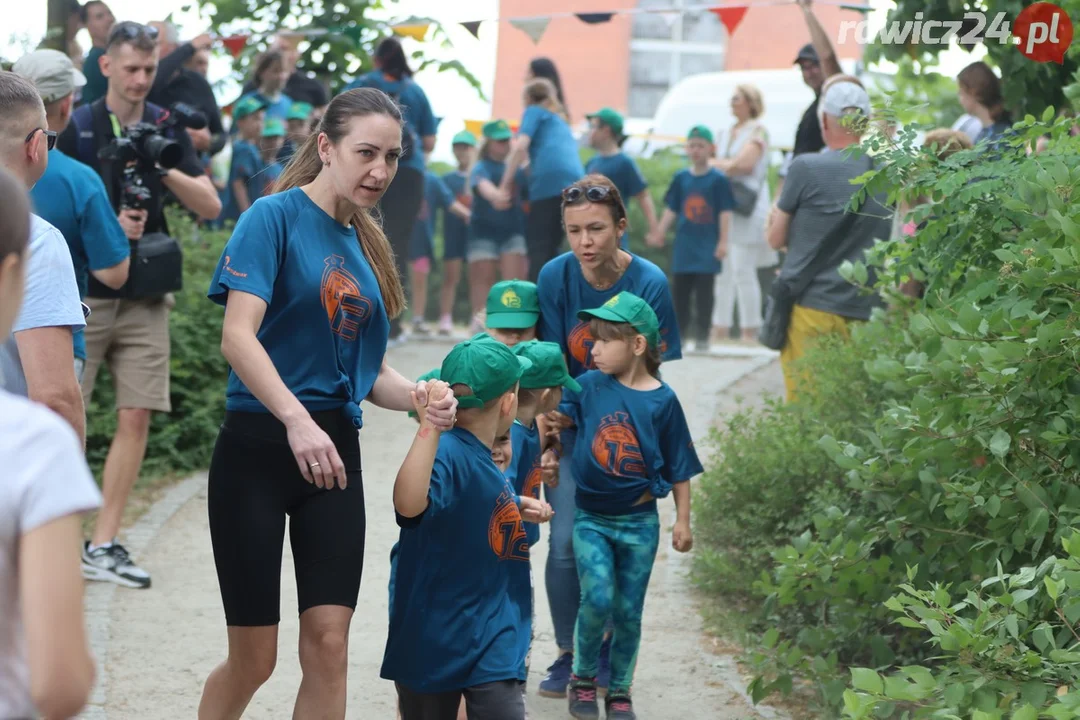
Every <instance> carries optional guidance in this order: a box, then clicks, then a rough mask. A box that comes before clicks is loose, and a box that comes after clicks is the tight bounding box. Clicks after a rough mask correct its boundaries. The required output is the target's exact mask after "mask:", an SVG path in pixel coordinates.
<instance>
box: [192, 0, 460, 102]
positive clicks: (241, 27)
mask: <svg viewBox="0 0 1080 720" xmlns="http://www.w3.org/2000/svg"><path fill="white" fill-rule="evenodd" d="M196 3H197V5H198V7H199V10H200V12H202V13H204V14H205V15H207V16H208V17H209V19H210V27H211V29H212V30H213V31H214V32H216V33H219V34H221V35H225V36H228V35H232V34H240V35H250V36H251V37H250V39H249V41H248V46H247V47H246V48H245V49H244V51H243V52H241V53H240V54H239V55H238V56H237V57H236V59H235V63H234V65H235V68H236V71H237V73H238V74H239V75H241V76H243V77H247V76H248V75H249V71H250V68H251V65H252V62H253V60H254V58H255V57H256V56H257V54H258V53H259V52H261V51H262V50H265V49H266V46H267V45H268V44H269V42H270V41H271V40H272V39H273V36H274V35H275V34H276V33H278V32H288V31H290V30H292V31H296V32H301V31H307V30H322V31H327V32H325V33H323V34H319V35H312V36H311V37H310V38H309V39H307V40H306V41H304V42H302V43H301V44H300V47H299V49H300V60H299V62H298V63H297V64H298V67H299V68H300V69H302V70H305V71H308V72H311V73H314V74H315V76H316V77H317V78H319V79H320V80H322V81H323V82H325V83H326V85H327V86H328V87H329V88H330V91H331V94H335V93H337V92H339V91H340V90H341V89H342V88H343V87H344V86H345V85H347V84H348V83H349V82H350V81H351V80H353V79H354V78H355V77H356V76H358V75H360V74H362V73H365V72H368V71H369V70H371V68H372V64H371V53H372V52H373V51H374V49H375V45H376V44H377V43H378V42H379V41H380V40H381V39H382V38H384V37H387V36H388V35H390V34H391V32H392V31H391V29H390V28H391V26H392V25H395V24H402V23H404V22H412V21H415V22H417V23H421V22H422V23H425V24H430V25H431V26H432V27H431V29H430V30H429V35H428V39H427V41H428V42H429V43H430V42H437V43H440V44H441V45H442V46H443V47H450V39H449V36H448V35H447V33H446V31H445V28H443V27H442V26H441V25H440V24H439V23H437V22H435V21H433V20H430V19H427V18H391V19H389V20H380V19H376V18H374V17H372V15H373V14H374V13H376V12H377V11H381V10H383V9H384V5H383V3H382V0H196ZM405 42H406V43H408V42H409V41H407V40H406V41H405ZM406 47H408V45H406ZM412 58H413V60H414V64H413V70H421V69H424V68H426V67H429V66H430V67H435V68H436V69H438V70H439V71H440V72H442V71H452V72H456V73H458V74H459V75H461V76H462V77H463V78H465V79H466V80H468V81H469V82H470V83H471V84H472V86H473V87H474V88H476V90H477V92H480V83H479V81H478V80H477V79H476V78H475V77H474V76H473V75H472V74H471V73H470V72H469V71H468V69H467V68H465V66H464V65H462V64H461V63H460V62H459V61H457V60H437V59H434V58H431V57H426V56H425V54H424V52H423V51H422V50H416V51H414V52H413V53H412Z"/></svg>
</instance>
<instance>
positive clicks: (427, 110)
mask: <svg viewBox="0 0 1080 720" xmlns="http://www.w3.org/2000/svg"><path fill="white" fill-rule="evenodd" d="M372 60H373V62H374V63H375V69H374V70H373V71H371V72H369V73H367V74H366V75H361V76H360V77H358V78H356V79H355V80H353V81H352V82H351V83H349V86H348V87H347V88H346V89H347V90H352V89H353V88H360V87H369V88H375V89H377V90H382V91H383V92H384V93H386V94H387V95H389V96H390V97H391V98H392V99H393V100H394V102H395V103H397V104H398V105H399V106H400V107H401V112H402V115H403V116H404V119H405V126H404V129H403V131H402V139H401V142H402V148H403V149H404V152H403V153H402V155H401V163H400V165H399V166H398V174H397V177H396V178H395V179H394V184H393V185H391V186H390V188H389V189H388V190H387V191H386V195H384V196H383V199H382V202H381V203H380V207H381V209H382V217H383V229H384V230H385V231H386V236H387V237H388V238H389V239H390V245H391V247H393V249H394V257H395V258H396V259H397V264H398V273H399V274H400V275H401V276H402V277H406V276H407V273H406V267H405V262H406V259H407V258H408V256H409V240H410V238H411V237H412V232H413V226H414V225H415V224H416V221H417V218H418V217H419V216H420V206H421V204H422V203H423V201H424V170H425V168H426V163H425V162H424V153H429V152H431V151H432V150H433V149H434V148H435V133H436V122H435V115H434V114H433V113H432V112H431V103H429V102H428V98H427V95H426V94H425V93H424V90H423V89H422V88H421V87H420V86H419V85H417V84H416V83H415V82H413V79H412V76H413V71H412V68H410V67H409V61H408V59H407V58H406V57H405V50H404V49H403V48H402V47H401V43H400V42H399V41H398V40H397V38H392V37H391V38H386V39H385V40H383V41H382V42H381V43H379V46H378V47H377V48H376V49H375V55H374V57H373V58H372ZM399 334H400V326H399V324H398V323H397V322H393V323H391V329H390V336H391V339H396V338H397V337H398V335H399Z"/></svg>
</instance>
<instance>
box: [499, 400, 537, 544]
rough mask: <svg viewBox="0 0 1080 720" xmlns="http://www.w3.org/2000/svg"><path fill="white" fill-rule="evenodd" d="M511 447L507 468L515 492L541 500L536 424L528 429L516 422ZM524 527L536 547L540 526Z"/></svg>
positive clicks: (526, 534) (511, 437) (512, 430)
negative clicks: (511, 452)
mask: <svg viewBox="0 0 1080 720" xmlns="http://www.w3.org/2000/svg"><path fill="white" fill-rule="evenodd" d="M510 447H511V448H512V449H513V456H512V457H511V458H510V467H508V468H506V477H507V478H508V479H509V480H510V482H511V483H512V484H513V486H514V492H516V493H517V494H518V495H522V496H527V497H532V498H536V499H537V500H539V499H540V485H542V482H541V478H540V455H541V453H540V429H539V428H538V427H537V426H536V424H535V423H534V424H533V426H532V427H531V428H528V427H525V426H524V425H522V424H521V423H520V422H518V421H516V420H515V421H514V424H513V425H512V426H511V427H510ZM524 525H525V536H526V537H527V538H528V539H529V545H530V546H532V545H535V544H536V543H538V542H539V541H540V526H539V525H537V524H536V523H531V522H527V523H524Z"/></svg>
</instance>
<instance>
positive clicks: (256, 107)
mask: <svg viewBox="0 0 1080 720" xmlns="http://www.w3.org/2000/svg"><path fill="white" fill-rule="evenodd" d="M265 109H266V103H264V102H262V101H261V100H259V99H258V98H256V97H255V96H254V95H247V96H246V97H242V98H240V99H239V100H237V101H236V105H234V106H233V111H232V115H233V120H243V119H244V118H246V117H247V116H248V115H252V114H254V113H257V112H259V111H260V110H265Z"/></svg>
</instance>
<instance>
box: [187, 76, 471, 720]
mask: <svg viewBox="0 0 1080 720" xmlns="http://www.w3.org/2000/svg"><path fill="white" fill-rule="evenodd" d="M401 127H402V117H401V111H400V109H399V108H398V106H397V105H396V104H395V103H393V102H392V101H391V100H390V98H388V97H387V96H386V95H385V94H384V93H382V92H379V91H378V90H372V89H359V90H352V91H348V92H345V93H342V94H341V95H338V96H337V97H335V98H334V99H333V101H332V102H331V103H330V105H329V107H327V109H326V114H325V115H324V117H323V118H322V121H321V122H320V124H319V127H318V129H317V131H316V132H315V133H313V134H312V135H311V137H309V138H308V140H307V141H306V142H305V143H304V144H303V146H301V148H300V149H299V150H297V152H296V155H294V156H293V159H292V161H291V162H290V163H289V166H288V167H287V168H286V170H285V172H284V173H283V174H282V175H281V177H280V178H279V179H278V182H277V184H276V185H275V187H274V191H275V192H274V193H273V194H271V195H267V196H264V197H262V198H260V199H259V200H257V201H255V203H253V204H252V206H251V208H250V209H249V210H248V211H247V212H246V213H244V214H243V215H242V216H241V217H240V221H239V222H238V223H237V225H236V229H235V230H234V231H233V234H232V237H231V238H230V239H229V242H228V244H227V245H226V246H225V251H224V252H223V253H222V256H221V259H220V260H219V262H218V267H217V270H216V272H215V273H214V277H213V280H212V281H211V283H210V290H209V293H208V295H209V297H210V299H211V300H213V301H214V302H216V303H218V304H221V305H224V306H225V322H224V326H223V329H222V339H221V347H222V352H223V354H224V355H225V358H226V359H227V360H228V361H229V365H230V372H229V381H228V390H227V393H226V401H225V410H226V412H225V421H224V423H223V424H222V426H221V431H220V433H219V435H218V440H217V444H216V445H215V447H214V455H213V458H212V460H211V463H210V477H209V490H208V505H209V519H210V538H211V542H212V544H213V548H214V562H215V565H216V567H217V575H218V583H219V585H220V588H221V597H222V601H223V604H224V609H225V621H226V624H227V625H228V630H229V633H228V636H229V654H228V658H227V659H226V660H225V662H224V663H222V664H221V665H219V666H218V667H217V668H216V669H215V670H214V671H213V672H212V673H211V674H210V677H209V679H207V681H206V686H205V688H204V689H203V696H202V703H201V705H200V708H199V715H200V717H226V716H227V717H234V716H237V715H239V714H240V713H241V712H242V711H243V709H244V707H246V706H247V704H248V702H249V701H250V700H251V697H252V695H254V693H255V691H256V690H257V689H258V688H259V686H260V685H261V684H262V683H264V682H265V681H266V680H267V678H268V677H269V675H270V672H271V671H272V669H273V667H274V658H275V655H276V652H277V625H278V622H279V619H280V618H279V614H280V608H279V596H280V593H281V552H282V543H283V541H284V536H285V518H286V515H287V516H288V517H289V539H290V541H291V544H292V551H293V558H294V565H295V569H296V584H297V596H298V604H299V610H300V665H301V668H302V670H303V672H304V682H303V688H304V689H303V691H302V692H301V694H300V695H299V696H298V697H297V701H296V710H295V715H296V716H297V717H324V716H326V715H328V714H331V715H332V714H335V713H340V714H343V713H344V708H345V687H346V670H347V667H348V663H347V658H346V656H345V652H344V650H343V649H344V648H345V647H347V637H348V631H349V623H350V621H351V619H352V615H353V610H354V608H355V607H356V599H357V595H358V593H359V589H360V575H361V571H362V569H363V564H364V533H365V513H364V489H363V483H362V479H361V473H360V441H359V435H358V433H357V430H358V428H360V427H361V426H362V422H361V420H362V414H361V409H360V403H361V402H362V401H364V400H368V401H370V402H373V403H375V404H376V405H378V406H380V407H384V408H388V409H391V410H399V411H402V412H404V411H407V410H409V409H411V408H412V399H411V397H410V393H412V392H418V393H419V394H420V395H422V396H424V397H426V395H427V392H426V388H427V386H426V385H425V384H421V383H414V382H411V381H409V380H406V379H405V378H404V377H402V376H401V375H399V374H398V373H397V372H395V371H394V370H393V369H392V368H390V367H389V366H388V365H387V364H386V358H385V352H386V344H387V336H388V332H389V318H391V317H395V316H397V315H398V314H400V313H401V312H402V310H403V309H404V307H405V298H404V293H403V292H402V288H401V280H400V277H399V276H398V273H397V270H396V268H395V266H394V261H393V259H392V254H391V250H390V245H389V243H388V242H387V240H386V236H385V235H384V234H383V231H382V229H381V228H380V227H379V224H378V223H377V222H376V221H375V219H374V218H373V217H372V215H371V208H373V207H375V205H376V204H377V203H378V202H379V200H380V199H381V198H382V196H383V193H384V192H386V189H387V188H388V187H389V186H390V183H391V181H392V180H393V179H394V175H395V174H396V172H397V165H398V158H399V157H400V155H401ZM436 405H437V407H436V408H435V409H434V410H433V411H432V412H431V417H432V421H433V422H435V423H437V424H438V425H439V426H441V427H442V428H445V429H449V428H451V427H453V416H454V412H455V409H456V406H457V403H456V401H455V400H454V399H453V398H448V399H447V401H445V402H442V403H436ZM339 716H340V715H339Z"/></svg>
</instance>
